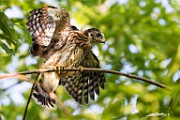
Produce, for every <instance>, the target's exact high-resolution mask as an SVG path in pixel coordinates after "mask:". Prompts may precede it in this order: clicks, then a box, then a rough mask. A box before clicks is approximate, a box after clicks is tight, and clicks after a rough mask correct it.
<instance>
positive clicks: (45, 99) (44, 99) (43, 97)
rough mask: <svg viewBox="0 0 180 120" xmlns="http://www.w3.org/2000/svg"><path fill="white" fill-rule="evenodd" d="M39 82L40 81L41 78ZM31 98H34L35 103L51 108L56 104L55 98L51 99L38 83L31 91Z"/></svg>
mask: <svg viewBox="0 0 180 120" xmlns="http://www.w3.org/2000/svg"><path fill="white" fill-rule="evenodd" d="M39 82H41V80H40V81H39ZM33 98H34V99H35V101H36V103H38V104H40V105H41V106H44V107H46V108H48V109H50V108H53V107H54V105H55V104H56V100H55V99H53V98H52V97H51V96H50V94H49V93H47V92H46V91H45V90H43V88H42V87H41V86H40V83H38V84H37V86H36V87H35V89H34V91H33Z"/></svg>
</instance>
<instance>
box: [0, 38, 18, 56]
mask: <svg viewBox="0 0 180 120" xmlns="http://www.w3.org/2000/svg"><path fill="white" fill-rule="evenodd" d="M0 46H1V47H2V49H3V50H5V51H6V53H7V54H13V55H14V54H15V53H14V51H13V50H12V49H10V48H9V47H8V46H7V45H6V44H5V43H3V42H2V41H0Z"/></svg>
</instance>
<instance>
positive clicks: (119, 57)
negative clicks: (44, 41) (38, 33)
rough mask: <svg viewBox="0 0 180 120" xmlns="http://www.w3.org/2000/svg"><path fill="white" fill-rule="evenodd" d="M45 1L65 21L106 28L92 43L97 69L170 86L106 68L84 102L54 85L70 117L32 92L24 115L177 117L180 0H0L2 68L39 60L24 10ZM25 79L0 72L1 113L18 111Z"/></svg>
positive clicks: (37, 119) (10, 116) (12, 119)
mask: <svg viewBox="0 0 180 120" xmlns="http://www.w3.org/2000/svg"><path fill="white" fill-rule="evenodd" d="M44 4H48V5H52V6H56V7H62V8H65V9H67V10H68V11H69V13H70V15H71V23H72V24H73V25H76V26H77V27H78V28H79V29H81V30H85V29H87V28H90V27H96V28H98V29H100V30H101V31H102V32H103V33H104V35H105V38H106V43H105V44H104V45H99V46H97V45H96V46H94V47H93V51H94V53H95V54H96V55H97V56H98V58H99V60H100V63H101V66H102V68H103V69H109V70H117V71H120V72H125V73H131V74H134V75H138V76H141V77H145V78H148V79H151V80H154V81H157V82H160V83H163V84H165V85H167V86H169V87H170V88H172V91H167V90H164V89H161V88H158V87H156V86H154V85H150V84H147V83H143V82H139V81H137V80H134V79H130V78H126V77H122V76H117V75H112V74H106V79H107V84H106V89H105V90H101V94H100V96H99V97H96V100H95V101H91V102H90V104H89V105H82V106H80V105H78V104H77V103H76V102H75V101H74V100H73V99H72V98H71V97H70V96H69V95H68V93H67V92H66V90H65V89H64V88H63V87H62V86H60V87H58V89H57V97H58V98H59V99H60V100H61V102H62V103H63V104H64V105H65V107H66V108H67V109H68V110H69V111H70V112H71V113H72V114H73V116H72V117H68V116H67V114H65V113H64V112H63V111H62V110H61V109H59V108H58V107H56V108H55V109H53V110H46V109H45V108H43V107H41V106H39V105H37V104H36V103H35V102H34V100H31V103H30V105H29V108H28V113H27V120H61V119H83V120H86V119H88V120H97V119H99V120H100V119H102V120H106V119H107V120H110V119H118V120H132V119H133V120H135V119H137V120H138V119H150V120H159V119H163V120H164V119H165V120H166V119H167V120H176V119H177V120H178V119H180V85H179V84H180V0H97V1H96V0H0V74H4V73H14V72H20V71H27V70H35V69H38V68H39V66H40V65H41V63H42V60H40V59H38V57H32V56H31V55H30V52H29V48H30V45H31V44H32V41H31V37H30V34H29V32H28V30H27V26H26V22H27V20H26V18H27V16H28V15H29V14H28V12H29V11H31V10H32V9H36V8H41V7H42V6H43V5H44ZM27 77H29V78H32V79H33V78H35V75H27ZM31 86H32V84H31V83H28V82H25V81H22V80H19V79H18V78H11V79H10V78H8V79H1V80H0V114H1V117H2V119H3V120H21V119H22V116H23V112H24V109H25V105H26V102H27V99H28V96H29V93H30V89H31Z"/></svg>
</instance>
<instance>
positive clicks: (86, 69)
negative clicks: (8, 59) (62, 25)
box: [0, 67, 171, 90]
mask: <svg viewBox="0 0 180 120" xmlns="http://www.w3.org/2000/svg"><path fill="white" fill-rule="evenodd" d="M53 71H56V70H55V69H54V67H52V68H50V69H39V70H32V71H23V72H18V73H13V74H4V75H0V79H2V78H8V77H12V76H13V77H15V76H17V75H25V74H33V73H43V72H53ZM60 71H82V68H61V69H60ZM83 71H93V72H104V73H111V74H116V75H120V76H125V77H128V78H133V79H136V80H138V81H142V82H146V83H149V84H152V85H155V86H157V87H160V88H164V89H167V90H171V89H170V88H169V87H168V86H166V85H164V84H161V83H158V82H156V81H152V80H149V79H146V78H143V77H139V76H136V75H132V74H128V73H122V72H119V71H115V70H104V69H100V68H83Z"/></svg>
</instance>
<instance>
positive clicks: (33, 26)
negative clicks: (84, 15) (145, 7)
mask: <svg viewBox="0 0 180 120" xmlns="http://www.w3.org/2000/svg"><path fill="white" fill-rule="evenodd" d="M30 14H31V15H30V17H28V23H27V25H28V26H29V31H30V32H31V36H32V40H33V44H32V47H31V54H32V55H33V56H39V57H41V58H44V60H45V62H44V63H43V64H42V66H41V68H52V67H54V66H61V67H65V68H71V67H79V66H83V67H96V68H99V67H100V66H99V61H98V59H97V57H96V56H95V55H94V53H93V52H92V50H91V48H92V44H93V43H101V42H104V36H103V34H102V33H101V32H100V31H99V30H97V29H95V28H91V29H88V30H85V31H80V30H77V28H76V27H75V26H71V25H70V18H69V14H68V12H67V11H65V10H64V9H57V8H55V7H51V6H48V7H47V6H46V7H44V8H42V9H36V10H32V11H31V12H30ZM58 83H60V84H62V85H63V86H65V88H66V90H67V91H68V93H69V94H70V95H71V96H72V97H73V98H74V99H75V100H76V101H77V102H79V103H80V104H82V102H83V101H85V102H86V103H88V96H90V98H91V99H92V100H94V96H95V93H96V94H97V95H99V86H100V87H101V88H103V89H104V84H105V77H104V74H103V73H100V72H84V71H82V72H65V71H63V72H61V73H60V74H58V73H56V72H51V73H43V74H41V80H40V82H39V84H38V85H37V87H36V88H35V91H34V93H33V96H34V97H35V98H36V100H37V101H38V102H39V103H40V104H41V105H43V106H46V107H53V106H54V104H55V99H54V98H53V97H52V96H51V95H52V93H54V92H55V90H56V87H57V86H58Z"/></svg>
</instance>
